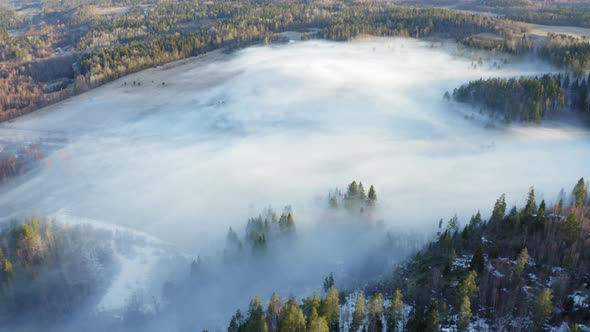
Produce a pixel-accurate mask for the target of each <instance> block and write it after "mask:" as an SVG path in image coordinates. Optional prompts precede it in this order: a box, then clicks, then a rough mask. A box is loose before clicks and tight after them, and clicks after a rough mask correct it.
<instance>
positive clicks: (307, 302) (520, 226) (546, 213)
mask: <svg viewBox="0 0 590 332" xmlns="http://www.w3.org/2000/svg"><path fill="white" fill-rule="evenodd" d="M443 226H444V227H443ZM589 226H590V206H589V199H588V184H587V183H586V181H585V180H584V179H583V178H582V179H580V180H579V181H578V182H577V183H576V184H575V186H574V188H573V189H572V191H571V192H570V194H569V195H566V193H565V191H563V190H562V192H561V193H560V195H559V198H558V201H557V202H556V203H555V204H554V205H553V206H551V207H550V206H548V205H547V203H546V202H545V201H544V200H541V201H540V202H538V200H537V198H536V192H535V189H534V188H533V187H531V188H530V190H529V193H528V195H527V198H526V201H525V204H524V207H523V208H520V209H519V208H517V207H516V206H514V207H512V208H509V207H508V205H507V202H506V196H505V195H501V196H500V197H499V198H498V199H497V201H496V202H495V204H494V207H493V210H492V213H491V216H490V217H489V219H488V220H485V219H484V218H483V217H482V215H481V213H480V212H477V213H476V214H474V215H473V216H472V217H471V218H470V220H469V222H468V223H466V224H465V225H464V226H461V225H460V222H459V220H458V218H457V217H456V216H455V217H453V218H451V219H450V220H449V221H448V223H446V226H445V225H444V223H443V221H442V220H441V221H440V223H439V231H438V233H437V236H436V239H435V240H434V241H433V242H431V243H430V244H429V245H427V246H426V247H425V248H424V249H422V250H420V251H419V252H418V253H417V254H416V255H415V257H413V258H411V259H409V260H408V261H407V262H406V263H404V264H402V265H400V266H399V267H398V268H397V269H396V270H395V272H394V273H393V275H392V276H391V277H390V278H386V279H385V280H381V281H379V282H375V283H371V284H369V285H368V286H366V287H365V292H359V293H356V299H351V298H350V297H348V299H347V296H346V295H345V294H340V295H339V294H338V291H337V290H336V288H335V287H334V282H333V277H331V276H330V277H328V278H326V280H325V282H324V291H325V292H326V293H325V297H323V298H320V297H319V296H318V294H317V292H316V293H314V295H313V297H308V298H305V299H303V300H302V301H301V302H298V301H297V300H296V299H294V298H290V299H288V300H286V301H281V300H280V299H279V297H278V295H276V294H274V295H273V297H272V298H271V300H270V302H269V305H268V307H267V308H266V310H265V308H264V307H263V306H262V304H261V301H260V298H258V297H257V298H256V299H254V300H253V301H252V302H251V304H250V308H249V310H248V312H247V313H246V314H245V315H244V314H242V312H241V311H239V310H238V312H237V313H236V315H235V316H234V317H233V318H232V320H231V324H230V326H229V329H228V331H232V332H234V331H342V330H344V331H361V330H362V331H383V329H385V330H386V331H441V330H442V329H449V328H456V329H458V330H459V331H466V330H468V329H469V328H474V325H473V324H474V321H475V320H477V321H478V322H484V324H486V325H488V326H489V327H490V328H492V329H504V330H509V331H521V330H535V331H542V330H545V329H546V328H547V326H548V325H547V324H550V325H552V326H559V325H560V324H562V323H567V324H569V326H570V327H571V328H572V329H574V330H575V329H576V328H578V325H577V324H588V322H589V321H590V318H588V317H590V306H588V305H587V304H588V303H587V304H580V303H577V302H576V303H575V302H574V295H575V294H578V295H580V296H582V297H583V296H584V295H588V294H590V292H589V291H588V290H587V287H586V286H587V283H588V279H587V278H588V275H587V273H588V272H587V271H588V269H589V268H590V254H589V253H590V248H589V247H588V246H589V245H590V235H589V234H588V233H587V232H584V230H587V229H588V227H589ZM365 294H369V295H370V296H369V300H368V301H367V300H366V299H365ZM338 299H340V300H338ZM352 301H354V303H355V304H354V306H353V307H352V308H353V309H352V312H349V310H348V309H347V308H349V306H348V305H345V304H347V303H348V304H352ZM586 301H587V300H586ZM338 303H339V304H338ZM504 322H507V323H504Z"/></svg>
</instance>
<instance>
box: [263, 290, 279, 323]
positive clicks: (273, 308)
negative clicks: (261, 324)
mask: <svg viewBox="0 0 590 332" xmlns="http://www.w3.org/2000/svg"><path fill="white" fill-rule="evenodd" d="M280 314H281V299H280V298H279V295H278V294H277V293H273V294H272V297H271V298H270V301H269V303H268V308H267V309H266V323H267V325H268V330H269V332H277V331H278V330H279V317H280Z"/></svg>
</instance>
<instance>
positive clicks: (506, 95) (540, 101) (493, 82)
mask: <svg viewBox="0 0 590 332" xmlns="http://www.w3.org/2000/svg"><path fill="white" fill-rule="evenodd" d="M589 80H590V77H579V76H578V75H573V74H569V73H566V74H556V75H550V74H546V75H543V76H541V77H520V78H509V79H505V78H490V79H486V80H483V79H480V80H477V81H472V82H469V83H467V84H464V85H462V86H460V87H459V88H457V89H455V90H454V91H453V94H452V97H453V99H455V100H457V101H459V102H463V103H469V104H471V105H473V106H480V107H485V108H486V109H487V110H489V111H491V112H492V113H493V115H494V114H495V115H497V116H498V117H500V119H502V120H503V121H504V122H505V123H510V122H512V121H522V122H536V123H540V122H541V121H542V120H543V119H548V118H555V117H557V116H558V115H559V114H561V113H563V112H564V111H566V110H576V111H578V113H579V114H583V115H588V114H590V86H589V85H588V83H589ZM445 98H447V99H448V98H450V94H448V93H447V94H445Z"/></svg>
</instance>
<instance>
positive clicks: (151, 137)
mask: <svg viewBox="0 0 590 332" xmlns="http://www.w3.org/2000/svg"><path fill="white" fill-rule="evenodd" d="M504 58H505V56H502V57H498V58H491V57H489V56H486V55H484V62H483V65H477V66H476V67H477V68H474V66H473V64H474V61H473V60H472V58H470V57H469V55H468V53H467V52H465V51H459V50H458V49H457V47H456V46H453V45H445V46H444V47H441V46H440V45H438V44H437V45H435V47H432V45H431V43H430V42H418V41H415V40H409V39H375V40H370V41H369V40H367V41H357V42H351V43H333V42H323V41H308V42H296V43H291V44H288V45H281V46H271V47H263V46H259V47H252V48H248V49H245V50H242V51H239V52H236V53H234V54H232V55H224V54H222V53H219V52H217V53H212V54H209V55H207V56H205V57H200V58H198V59H193V60H191V61H186V63H185V64H182V65H178V66H165V67H163V68H157V69H151V70H148V71H145V72H141V73H138V74H135V75H132V76H129V77H125V78H123V79H120V80H118V81H116V82H113V83H110V84H108V85H106V86H104V87H101V88H98V89H96V90H93V91H91V92H88V93H85V94H83V95H80V96H77V97H75V98H72V99H69V100H68V101H66V102H63V103H60V104H57V105H54V106H52V107H49V108H47V109H45V110H43V111H39V112H36V113H34V114H32V115H29V116H26V117H22V118H20V119H17V120H15V121H12V122H10V123H5V124H3V125H2V126H0V140H1V141H0V142H13V141H18V142H20V141H22V142H29V141H41V142H42V143H43V142H45V144H51V145H53V146H55V149H54V150H53V152H52V153H51V154H50V155H49V156H48V157H47V158H46V159H45V160H43V161H42V162H41V163H40V165H39V167H38V169H36V170H35V171H32V172H29V173H27V174H26V175H25V176H23V177H22V178H20V179H17V180H16V181H13V182H11V183H8V184H5V185H3V188H1V189H0V190H1V192H2V193H1V195H0V211H1V212H2V215H3V216H5V217H6V219H9V218H12V217H17V216H23V215H31V214H35V215H42V214H54V213H56V212H57V211H60V213H65V214H67V215H68V216H70V217H74V218H76V217H80V218H82V217H84V218H90V219H96V220H101V221H103V222H106V223H112V224H115V225H121V226H125V227H129V228H133V229H138V230H140V231H143V232H146V233H148V234H151V235H154V236H156V237H158V238H160V239H162V240H164V241H166V242H170V243H174V244H176V245H178V246H179V247H180V248H182V250H184V251H186V252H189V253H191V254H196V253H198V252H203V251H208V250H220V249H221V248H222V245H221V244H222V243H223V241H222V240H223V239H224V238H225V235H226V231H227V229H228V227H229V226H234V228H235V229H237V230H240V233H241V231H242V230H243V228H244V225H245V222H246V220H247V218H248V217H250V216H253V215H257V214H258V213H259V212H260V211H261V210H262V209H263V208H265V207H267V206H269V205H271V206H273V207H275V208H277V209H278V210H281V209H282V207H283V206H285V205H291V206H292V207H293V210H294V212H295V216H296V220H297V223H298V224H297V227H298V230H299V229H305V228H306V225H309V223H311V222H315V221H316V220H317V219H318V218H317V217H314V216H318V214H317V211H318V209H319V208H322V207H324V206H325V204H326V197H327V193H328V191H329V190H331V189H333V188H334V187H336V186H339V187H341V188H342V187H344V186H345V185H346V184H348V183H349V182H350V181H352V180H353V179H357V180H362V181H363V183H364V184H365V185H366V188H368V185H369V184H374V185H375V187H376V189H377V195H378V199H379V204H380V213H379V214H380V216H381V218H382V219H384V220H385V222H386V223H387V224H389V225H392V226H397V227H398V228H419V227H428V229H429V230H434V227H436V225H437V224H438V219H439V218H441V217H444V218H445V219H448V218H449V217H451V216H452V215H453V214H454V213H458V215H459V218H460V220H461V221H463V222H465V221H466V218H468V216H469V215H471V214H472V213H475V212H476V211H477V210H478V209H482V213H484V216H485V217H487V216H488V214H489V211H490V209H491V207H492V205H493V203H494V201H495V199H496V198H497V197H498V196H499V195H500V194H501V193H503V192H505V193H506V194H507V198H508V200H509V202H510V203H519V204H520V203H521V202H522V201H524V197H525V194H526V191H527V189H528V187H529V186H530V185H535V186H536V188H537V191H538V192H540V193H541V197H542V196H543V194H544V195H545V198H547V199H548V200H550V201H553V200H554V198H555V197H556V196H557V193H558V192H559V190H560V189H561V188H562V187H563V186H567V188H570V187H571V186H572V185H573V184H574V181H575V180H576V179H577V178H579V177H581V176H590V174H588V167H587V165H588V164H589V163H590V154H588V151H590V150H589V149H590V137H589V136H588V134H586V131H585V130H583V129H580V128H574V127H568V126H565V125H561V126H558V125H556V124H548V125H545V126H544V127H519V126H512V127H511V128H508V129H501V128H500V129H485V128H484V125H485V122H486V121H485V120H478V117H477V116H476V117H475V118H476V119H475V120H469V119H466V118H465V116H464V115H468V116H470V115H471V113H477V110H472V109H471V108H470V107H467V108H462V107H460V106H459V105H455V104H450V103H447V102H444V101H443V100H442V96H443V93H444V92H445V91H447V90H448V91H452V90H453V88H455V87H458V86H459V85H460V84H462V83H465V82H467V81H469V80H472V79H478V78H480V77H489V76H518V75H533V74H536V73H543V72H546V71H550V70H552V68H550V67H549V66H547V65H543V64H541V63H537V62H534V61H520V62H514V61H513V60H512V59H509V61H508V64H503V63H502V60H504ZM494 62H495V63H497V64H500V65H501V68H496V67H493V64H494ZM475 63H476V64H477V61H475ZM133 81H137V82H140V83H141V85H134V84H133ZM163 82H164V84H162V83H163ZM220 240H221V241H220ZM264 295H265V296H268V295H269V294H264ZM232 306H234V304H232Z"/></svg>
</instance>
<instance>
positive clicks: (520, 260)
mask: <svg viewBox="0 0 590 332" xmlns="http://www.w3.org/2000/svg"><path fill="white" fill-rule="evenodd" d="M528 260H529V251H528V250H527V248H523V249H522V250H521V251H520V253H519V254H518V257H517V258H516V266H515V267H514V276H515V277H516V279H518V278H520V275H521V273H522V271H524V269H525V268H526V264H527V262H528Z"/></svg>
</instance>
